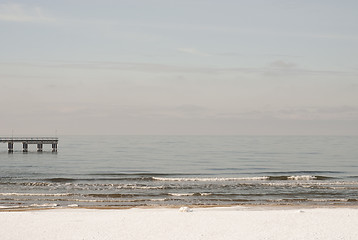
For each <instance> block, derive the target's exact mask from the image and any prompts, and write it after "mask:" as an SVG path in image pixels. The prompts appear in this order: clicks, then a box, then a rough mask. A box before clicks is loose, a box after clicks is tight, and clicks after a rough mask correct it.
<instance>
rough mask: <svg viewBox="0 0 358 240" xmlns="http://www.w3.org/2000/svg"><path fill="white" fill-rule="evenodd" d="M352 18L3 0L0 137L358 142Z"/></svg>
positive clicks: (295, 2)
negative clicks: (329, 138) (340, 138)
mask: <svg viewBox="0 0 358 240" xmlns="http://www.w3.org/2000/svg"><path fill="white" fill-rule="evenodd" d="M357 11H358V1H355V0H342V1H336V0H250V1H243V0H221V1H217V0H216V1H214V0H181V1H172V0H141V1H140V0H116V1H114V0H113V1H111V0H101V1H100V0H71V1H69V0H58V1H55V0H54V1H47V0H26V1H24V0H23V1H20V0H19V1H15V0H13V1H12V0H8V1H6V0H0V100H1V101H0V109H1V112H0V136H1V135H2V136H10V135H11V134H14V135H16V136H20V135H36V136H37V135H49V136H51V135H55V134H56V135H57V134H58V135H98V134H100V135H132V134H135V135H171V134H172V135H358V14H357Z"/></svg>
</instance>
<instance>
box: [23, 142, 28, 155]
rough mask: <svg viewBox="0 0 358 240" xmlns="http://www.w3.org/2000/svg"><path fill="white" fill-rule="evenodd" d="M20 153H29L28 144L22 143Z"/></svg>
mask: <svg viewBox="0 0 358 240" xmlns="http://www.w3.org/2000/svg"><path fill="white" fill-rule="evenodd" d="M22 151H23V152H25V153H26V152H28V151H29V144H28V143H26V142H23V143H22Z"/></svg>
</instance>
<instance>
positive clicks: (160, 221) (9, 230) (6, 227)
mask: <svg viewBox="0 0 358 240" xmlns="http://www.w3.org/2000/svg"><path fill="white" fill-rule="evenodd" d="M0 222H1V228H0V236H1V239H2V240H8V239H9V240H10V239H11V240H16V239H37V240H41V239H205V240H210V239H275V240H277V239H285V240H286V239H358V228H357V226H358V209H357V208H333V207H332V208H299V207H292V208H287V207H275V208H262V207H224V208H223V207H218V208H191V209H181V210H180V209H179V208H151V209H140V208H133V209H105V210H103V209H80V208H60V209H49V210H31V211H2V212H0Z"/></svg>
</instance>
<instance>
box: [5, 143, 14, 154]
mask: <svg viewBox="0 0 358 240" xmlns="http://www.w3.org/2000/svg"><path fill="white" fill-rule="evenodd" d="M7 148H8V152H9V153H13V152H14V143H13V142H8V143H7Z"/></svg>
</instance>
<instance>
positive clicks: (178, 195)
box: [168, 193, 194, 197]
mask: <svg viewBox="0 0 358 240" xmlns="http://www.w3.org/2000/svg"><path fill="white" fill-rule="evenodd" d="M168 195H170V196H175V197H184V196H193V195H194V193H168Z"/></svg>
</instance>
